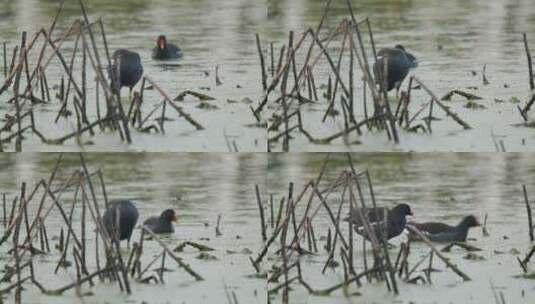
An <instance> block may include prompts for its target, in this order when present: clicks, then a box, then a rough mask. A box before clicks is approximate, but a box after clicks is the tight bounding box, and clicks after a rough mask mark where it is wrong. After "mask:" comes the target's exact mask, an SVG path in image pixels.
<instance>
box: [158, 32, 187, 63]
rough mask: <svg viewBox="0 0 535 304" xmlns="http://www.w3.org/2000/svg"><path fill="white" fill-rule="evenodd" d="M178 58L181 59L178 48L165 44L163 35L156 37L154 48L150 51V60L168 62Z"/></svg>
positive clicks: (180, 52)
mask: <svg viewBox="0 0 535 304" xmlns="http://www.w3.org/2000/svg"><path fill="white" fill-rule="evenodd" d="M180 57H182V50H181V49H180V48H179V47H178V46H176V45H174V44H172V43H167V39H166V38H165V36H164V35H160V36H158V39H157V40H156V46H155V47H154V49H152V59H156V60H168V59H178V58H180Z"/></svg>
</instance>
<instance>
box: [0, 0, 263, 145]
mask: <svg viewBox="0 0 535 304" xmlns="http://www.w3.org/2000/svg"><path fill="white" fill-rule="evenodd" d="M58 3H59V1H41V0H21V1H2V2H0V11H1V13H0V29H1V30H0V42H4V41H5V42H7V50H8V54H9V55H8V65H9V61H10V59H9V58H11V53H12V50H13V48H14V47H15V46H16V45H19V44H20V33H21V32H22V31H27V32H28V39H30V38H32V37H33V34H34V32H35V31H37V30H38V29H40V28H41V27H45V28H47V29H48V27H49V26H50V24H51V22H52V20H53V18H54V16H55V14H56V12H57V9H58ZM87 9H88V13H89V19H90V20H97V19H98V18H99V17H102V18H103V20H104V24H105V29H106V36H107V37H106V38H107V41H108V43H109V48H110V50H111V51H113V50H115V49H118V48H129V49H131V50H134V51H137V52H138V53H139V54H140V56H141V58H142V64H143V67H144V73H145V75H148V76H150V77H151V78H152V79H153V80H154V81H155V82H156V83H157V84H159V85H160V86H161V88H162V89H163V90H164V91H165V92H167V94H168V95H169V96H170V97H171V98H175V97H176V96H177V95H178V94H179V93H180V92H182V91H184V90H193V91H196V92H201V93H204V94H207V95H209V96H212V97H214V98H215V100H210V101H208V103H210V104H212V105H214V106H216V107H217V109H204V108H203V109H201V108H198V106H199V105H200V103H199V101H198V100H196V99H195V98H186V100H185V101H184V102H177V104H178V105H179V106H182V107H183V108H184V111H186V112H188V113H189V114H191V116H192V117H193V118H194V119H196V120H197V121H198V122H199V123H201V125H203V127H204V128H205V130H202V131H195V129H194V128H193V127H192V126H191V125H189V124H188V123H187V122H186V121H185V120H184V119H183V118H179V117H178V115H177V113H176V112H175V111H174V110H173V109H172V108H170V107H168V109H167V115H166V116H167V117H168V118H169V119H171V120H172V121H168V122H166V124H165V131H166V133H165V135H161V134H154V133H153V134H146V133H142V132H133V134H132V141H133V143H132V144H130V145H129V144H126V143H123V142H122V141H121V139H120V138H119V136H118V135H117V134H110V133H109V132H108V133H103V134H100V132H97V135H96V136H93V137H90V136H88V135H86V136H83V137H82V140H81V143H82V145H79V144H78V143H77V141H76V140H68V141H66V142H65V143H64V144H63V145H46V144H43V143H41V141H40V140H39V138H38V137H37V136H33V135H28V136H27V137H28V138H27V139H26V140H25V141H24V143H23V147H22V149H23V151H79V150H84V151H188V152H191V151H218V152H228V151H229V148H228V145H227V143H226V140H225V137H227V138H228V140H229V141H230V142H233V141H235V143H236V144H235V145H236V148H237V149H238V151H241V152H244V151H265V135H266V133H265V129H264V128H258V127H251V126H248V125H250V124H253V123H255V119H254V116H253V115H252V114H251V111H250V110H249V106H250V104H249V102H250V101H249V100H250V99H253V98H254V97H255V96H256V95H258V94H259V93H260V90H261V87H260V86H259V84H260V72H259V71H257V70H256V65H257V64H258V55H257V51H256V45H255V36H254V34H255V33H256V32H259V33H260V34H261V35H262V34H263V31H264V29H263V26H262V24H264V23H265V22H266V18H267V13H266V12H267V8H266V5H265V2H264V1H249V0H238V1H172V0H157V1H149V2H147V1H137V0H119V1H90V3H89V4H88V7H87ZM78 18H82V15H81V11H80V6H79V4H78V1H66V3H65V7H64V11H63V13H62V15H61V16H60V18H59V20H58V24H57V27H56V30H55V31H54V33H55V34H54V35H53V37H54V38H57V37H60V34H62V33H64V32H66V31H67V30H68V28H69V27H70V26H71V24H72V23H73V22H74V21H75V20H76V19H78ZM160 34H164V35H166V36H167V39H168V41H169V42H172V43H176V44H177V45H178V46H179V47H180V48H182V50H183V53H184V57H183V58H182V59H181V60H179V61H177V62H170V63H169V64H167V65H162V63H161V62H156V61H154V60H152V59H151V51H152V48H153V47H154V46H155V45H156V37H157V36H158V35H160ZM74 40H75V39H74V37H73V38H72V39H69V40H68V41H67V42H66V43H65V44H64V46H63V48H62V52H63V55H64V56H65V58H66V61H67V62H68V61H70V57H71V54H72V51H73V48H74ZM40 41H42V40H40ZM41 43H42V42H39V44H38V45H37V48H34V49H36V50H37V51H36V50H34V51H33V52H32V53H31V54H30V55H31V56H30V66H33V65H32V63H31V62H34V61H35V60H36V57H37V54H38V53H39V49H40V47H41ZM97 44H98V46H99V54H100V55H101V57H102V58H101V60H103V59H104V58H105V56H104V46H103V43H101V40H100V35H97ZM51 53H52V52H51V51H50V47H49V48H48V51H47V54H51ZM48 56H49V55H48ZM81 57H82V55H81V52H80V51H79V52H78V53H77V57H76V58H77V60H76V64H75V69H74V71H75V72H74V77H75V79H77V81H78V83H80V79H81V60H82V58H81ZM32 60H34V61H32ZM0 61H2V63H0V64H1V65H2V69H1V71H2V73H0V74H1V75H0V81H2V83H3V80H4V76H3V60H0ZM88 62H89V59H88ZM217 65H219V78H220V80H221V82H222V85H219V86H218V85H216V81H215V69H216V66H217ZM46 72H47V78H48V83H49V86H50V87H52V86H56V87H57V86H59V84H60V81H61V77H62V76H63V77H65V78H67V77H68V76H67V75H66V74H65V73H64V71H63V68H62V67H61V63H60V61H59V60H57V59H54V60H52V61H51V64H50V65H49V66H48V68H47V70H46ZM87 73H88V74H87V79H88V82H87V92H88V97H87V99H88V116H89V120H90V121H91V122H92V121H95V120H96V117H97V115H96V105H95V101H94V100H95V91H96V88H95V82H94V80H93V79H94V78H95V74H94V73H93V69H92V68H88V72H87ZM66 80H67V79H66ZM137 89H138V90H139V84H138V87H137ZM57 92H58V90H55V91H52V92H51V94H52V95H55V94H56V93H57ZM146 93H147V96H146V98H145V102H144V107H143V110H142V112H143V116H144V117H145V116H146V115H147V114H148V113H149V112H150V110H152V108H153V107H154V106H155V105H157V104H159V103H160V102H161V101H162V98H161V96H160V95H159V94H158V93H157V92H156V91H146ZM36 94H37V95H38V96H40V94H38V93H37V92H36ZM101 94H102V92H101ZM122 95H123V103H124V107H125V108H126V109H128V106H129V104H130V102H129V101H127V97H126V96H127V95H128V93H127V89H124V90H123V92H122ZM10 96H11V94H7V93H4V94H2V96H0V101H2V104H3V105H2V106H1V107H0V115H1V116H2V117H4V115H5V114H6V113H10V114H12V115H13V113H14V105H8V104H6V103H5V101H7V100H9V99H10ZM102 98H103V96H101V102H102ZM70 102H71V101H69V103H70ZM101 106H102V105H101ZM60 107H61V103H60V101H59V100H58V99H56V98H54V96H52V102H51V103H49V104H46V105H37V106H36V109H35V110H36V113H37V115H36V119H37V126H38V128H39V129H40V130H41V132H43V133H44V134H45V136H46V137H48V138H57V137H60V136H63V135H65V134H67V133H70V132H72V131H75V130H76V120H75V119H74V117H75V116H71V117H69V118H68V119H65V118H61V119H60V120H59V121H58V123H57V124H55V123H54V119H55V117H56V114H57V112H58V110H59V109H60ZM68 109H69V110H70V111H72V112H73V113H74V109H73V107H72V104H70V105H69V108H68ZM158 113H159V112H158ZM73 115H74V114H73ZM158 117H159V115H158ZM153 122H154V121H153V120H152V119H151V120H149V122H148V123H147V124H146V125H145V126H148V125H149V124H152V123H153ZM6 134H7V133H4V134H2V137H6V136H7V135H6ZM12 146H13V145H12V144H11V145H9V146H6V149H7V150H11V149H13V148H12Z"/></svg>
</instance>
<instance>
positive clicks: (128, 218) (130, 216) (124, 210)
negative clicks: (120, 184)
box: [102, 200, 139, 246]
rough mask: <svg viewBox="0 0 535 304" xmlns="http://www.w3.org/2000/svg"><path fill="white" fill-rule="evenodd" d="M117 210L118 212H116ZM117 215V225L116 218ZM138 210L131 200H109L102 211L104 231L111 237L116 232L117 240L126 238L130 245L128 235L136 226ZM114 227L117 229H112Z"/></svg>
mask: <svg viewBox="0 0 535 304" xmlns="http://www.w3.org/2000/svg"><path fill="white" fill-rule="evenodd" d="M117 211H119V212H117ZM117 216H118V217H119V219H118V220H119V226H118V227H116V225H117V218H116V217H117ZM138 218H139V212H138V211H137V208H136V206H135V205H134V203H133V202H132V201H129V200H115V201H111V202H110V203H109V205H108V208H107V209H106V211H105V212H104V216H103V217H102V220H103V222H104V227H105V228H106V231H107V232H108V234H109V235H110V237H112V238H113V236H114V234H113V233H114V232H117V233H118V234H117V236H118V238H119V241H122V240H127V241H128V245H129V246H130V237H131V236H132V232H133V231H134V227H135V226H136V223H137V219H138ZM114 227H116V228H117V229H114Z"/></svg>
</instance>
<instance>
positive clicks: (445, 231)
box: [409, 215, 481, 242]
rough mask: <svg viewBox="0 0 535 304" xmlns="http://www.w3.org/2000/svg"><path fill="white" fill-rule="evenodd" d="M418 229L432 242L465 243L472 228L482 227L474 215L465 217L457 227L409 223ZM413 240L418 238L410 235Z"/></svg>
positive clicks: (435, 223)
mask: <svg viewBox="0 0 535 304" xmlns="http://www.w3.org/2000/svg"><path fill="white" fill-rule="evenodd" d="M409 224H411V225H412V226H414V227H416V228H418V230H420V231H421V232H422V233H423V234H424V235H425V236H426V237H427V238H429V240H430V241H432V242H465V241H466V237H467V236H468V230H469V229H470V228H472V227H478V226H481V224H480V223H479V221H478V220H477V218H476V217H475V216H473V215H468V216H465V217H464V218H463V219H462V220H461V222H460V223H459V224H457V226H451V225H448V224H444V223H439V222H425V223H409ZM409 237H410V238H411V239H413V240H417V239H418V236H416V235H414V234H412V233H411V234H410V236H409Z"/></svg>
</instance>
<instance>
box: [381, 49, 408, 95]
mask: <svg viewBox="0 0 535 304" xmlns="http://www.w3.org/2000/svg"><path fill="white" fill-rule="evenodd" d="M385 62H386V64H387V69H386V70H387V71H386V72H387V81H386V85H387V86H386V90H387V91H388V92H389V91H391V90H392V89H393V88H396V90H397V91H399V88H400V87H401V83H402V82H403V80H404V79H405V77H407V74H409V70H410V69H413V68H416V67H417V66H418V61H417V60H416V57H414V55H412V54H411V53H409V52H407V51H405V48H404V47H403V46H402V45H399V44H398V45H396V46H395V47H393V48H382V49H380V50H379V52H378V53H377V60H376V62H375V63H374V64H373V73H374V76H375V82H376V83H379V82H380V81H381V79H382V78H383V77H382V75H383V73H384V70H385ZM383 83H385V82H384V81H383Z"/></svg>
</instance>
